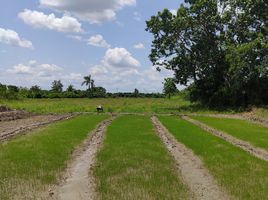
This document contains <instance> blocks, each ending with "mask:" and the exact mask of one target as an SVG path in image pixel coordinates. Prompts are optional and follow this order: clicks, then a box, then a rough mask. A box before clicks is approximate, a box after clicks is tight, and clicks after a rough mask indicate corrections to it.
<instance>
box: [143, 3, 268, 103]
mask: <svg viewBox="0 0 268 200" xmlns="http://www.w3.org/2000/svg"><path fill="white" fill-rule="evenodd" d="M185 3H186V4H185V5H181V6H180V8H179V9H178V11H177V14H176V15H173V14H172V13H171V12H170V11H169V10H167V9H165V10H163V11H162V12H158V14H157V15H156V16H152V17H151V19H150V20H149V21H147V28H146V30H147V31H148V32H150V33H152V34H153V37H154V40H153V42H152V50H151V53H150V56H149V57H150V60H151V61H152V63H153V64H154V65H156V66H164V67H165V68H167V69H170V70H173V71H174V73H175V82H176V83H179V84H183V85H189V84H191V87H190V88H189V89H190V98H191V100H193V101H200V102H201V103H203V104H206V105H209V106H247V105H248V104H255V105H256V104H268V65H267V64H268V28H267V27H268V14H267V11H268V1H267V0H258V1H252V0H203V1H200V0H185ZM158 69H159V68H158Z"/></svg>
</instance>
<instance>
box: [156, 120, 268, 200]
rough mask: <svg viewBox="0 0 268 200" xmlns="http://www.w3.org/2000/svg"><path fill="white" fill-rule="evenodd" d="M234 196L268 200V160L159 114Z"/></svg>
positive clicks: (243, 198)
mask: <svg viewBox="0 0 268 200" xmlns="http://www.w3.org/2000/svg"><path fill="white" fill-rule="evenodd" d="M159 119H160V121H161V122H162V123H163V124H164V125H165V126H166V127H167V128H168V130H169V131H170V132H171V133H172V134H173V135H174V136H175V137H176V138H177V139H178V141H180V142H182V143H184V144H185V145H186V146H187V147H188V148H190V149H192V150H193V152H194V153H195V154H196V155H198V156H199V157H200V158H201V159H202V160H203V162H204V165H205V166H206V167H207V168H208V169H209V171H210V172H211V174H212V175H213V176H214V177H215V179H216V180H217V181H218V183H219V184H220V185H221V186H223V187H224V188H225V189H226V190H227V192H229V193H230V194H231V195H232V196H233V197H235V199H241V200H255V199H262V200H265V199H268V163H267V162H266V161H263V160H260V159H258V158H255V157H253V156H251V155H250V154H249V153H247V152H245V151H243V150H241V149H239V148H238V147H235V146H233V145H231V144H229V143H228V142H226V141H224V140H222V139H220V138H218V137H216V136H214V135H211V134H209V133H207V132H205V131H204V130H202V129H201V128H199V127H197V126H195V125H193V124H191V123H190V122H187V121H185V120H182V119H179V118H177V117H164V116H161V117H159Z"/></svg>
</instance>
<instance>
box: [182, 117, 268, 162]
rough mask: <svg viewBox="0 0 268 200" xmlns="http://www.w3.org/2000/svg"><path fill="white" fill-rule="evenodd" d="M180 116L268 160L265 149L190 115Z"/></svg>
mask: <svg viewBox="0 0 268 200" xmlns="http://www.w3.org/2000/svg"><path fill="white" fill-rule="evenodd" d="M182 118H183V119H185V120H187V121H188V122H191V123H193V124H195V125H197V126H199V127H200V128H202V129H203V130H205V131H207V132H209V133H211V134H213V135H215V136H217V137H220V138H222V139H224V140H225V141H227V142H229V143H231V144H232V145H234V146H237V147H239V148H241V149H243V150H244V151H246V152H248V153H250V154H252V155H254V156H255V157H257V158H260V159H262V160H265V161H268V152H267V151H266V150H264V149H262V148H258V147H255V146H253V145H252V144H250V143H249V142H246V141H243V140H240V139H237V138H235V137H233V136H231V135H229V134H227V133H225V132H223V131H219V130H216V129H214V128H212V127H210V126H208V125H206V124H204V123H202V122H199V121H197V120H194V119H192V118H190V117H187V116H182Z"/></svg>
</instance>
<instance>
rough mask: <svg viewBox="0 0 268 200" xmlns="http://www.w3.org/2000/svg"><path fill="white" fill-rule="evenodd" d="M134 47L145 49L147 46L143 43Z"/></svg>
mask: <svg viewBox="0 0 268 200" xmlns="http://www.w3.org/2000/svg"><path fill="white" fill-rule="evenodd" d="M133 47H134V49H145V46H144V44H143V43H138V44H135V45H134V46H133Z"/></svg>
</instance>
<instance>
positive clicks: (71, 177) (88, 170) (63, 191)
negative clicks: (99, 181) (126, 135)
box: [51, 116, 116, 200]
mask: <svg viewBox="0 0 268 200" xmlns="http://www.w3.org/2000/svg"><path fill="white" fill-rule="evenodd" d="M115 118H116V116H113V117H112V118H110V119H107V120H104V121H103V122H101V123H100V124H99V125H98V126H97V128H96V129H95V130H93V132H92V134H90V136H89V138H88V139H87V140H86V141H85V142H84V143H83V145H82V146H83V149H78V150H76V152H75V153H74V154H75V155H76V156H75V157H74V160H73V161H72V162H71V163H70V165H69V166H68V167H67V171H66V175H65V178H64V181H63V182H62V183H61V184H59V185H58V186H56V188H55V189H54V191H55V192H52V193H51V194H52V195H53V196H52V199H57V200H74V199H79V200H92V199H95V198H96V192H95V178H94V176H93V174H92V167H93V166H94V163H95V159H96V154H97V152H98V150H99V149H100V147H101V144H102V140H103V136H104V133H105V131H106V129H107V126H108V125H110V124H111V122H112V121H113V120H114V119H115ZM54 193H55V194H54Z"/></svg>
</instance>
